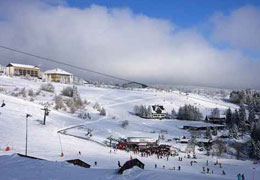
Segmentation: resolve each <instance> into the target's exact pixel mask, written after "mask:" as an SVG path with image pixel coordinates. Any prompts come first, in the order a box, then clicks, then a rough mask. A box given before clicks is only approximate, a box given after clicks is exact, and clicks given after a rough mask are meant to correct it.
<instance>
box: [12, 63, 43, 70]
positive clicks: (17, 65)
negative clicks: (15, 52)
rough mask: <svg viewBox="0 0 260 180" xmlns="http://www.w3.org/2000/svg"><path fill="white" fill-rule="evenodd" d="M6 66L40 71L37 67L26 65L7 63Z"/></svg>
mask: <svg viewBox="0 0 260 180" xmlns="http://www.w3.org/2000/svg"><path fill="white" fill-rule="evenodd" d="M7 66H15V67H22V68H35V69H40V68H38V67H37V66H33V65H26V64H17V63H9V64H8V65H7Z"/></svg>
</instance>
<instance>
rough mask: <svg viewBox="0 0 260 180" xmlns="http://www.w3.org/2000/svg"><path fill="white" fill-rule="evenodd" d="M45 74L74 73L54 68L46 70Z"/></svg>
mask: <svg viewBox="0 0 260 180" xmlns="http://www.w3.org/2000/svg"><path fill="white" fill-rule="evenodd" d="M44 74H62V75H72V74H71V73H69V72H67V71H64V70H62V69H59V68H56V69H52V70H48V71H45V72H44Z"/></svg>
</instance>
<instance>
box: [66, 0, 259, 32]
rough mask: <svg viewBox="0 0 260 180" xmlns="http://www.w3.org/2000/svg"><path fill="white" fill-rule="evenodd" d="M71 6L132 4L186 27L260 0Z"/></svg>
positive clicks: (126, 0)
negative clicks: (215, 14) (218, 13)
mask: <svg viewBox="0 0 260 180" xmlns="http://www.w3.org/2000/svg"><path fill="white" fill-rule="evenodd" d="M67 4H68V5H69V6H71V7H77V8H87V7H89V6H90V5H92V4H96V5H101V6H106V7H108V8H129V9H131V10H132V11H133V12H134V13H137V14H144V15H147V16H149V17H155V18H162V19H168V20H170V21H172V22H173V23H175V24H177V25H178V26H181V27H183V28H186V27H191V26H194V25H197V24H200V23H203V22H205V21H207V19H208V18H209V17H210V16H211V15H213V14H214V13H216V12H222V13H229V12H230V11H232V10H235V9H237V8H239V7H242V6H247V5H252V6H259V5H260V0H67Z"/></svg>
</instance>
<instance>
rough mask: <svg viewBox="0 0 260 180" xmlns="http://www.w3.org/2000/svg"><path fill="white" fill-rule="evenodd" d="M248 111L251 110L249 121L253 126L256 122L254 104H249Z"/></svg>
mask: <svg viewBox="0 0 260 180" xmlns="http://www.w3.org/2000/svg"><path fill="white" fill-rule="evenodd" d="M248 111H249V115H248V121H249V123H250V125H251V126H252V125H253V123H254V122H255V118H256V117H255V115H256V114H255V109H254V106H253V105H249V106H248Z"/></svg>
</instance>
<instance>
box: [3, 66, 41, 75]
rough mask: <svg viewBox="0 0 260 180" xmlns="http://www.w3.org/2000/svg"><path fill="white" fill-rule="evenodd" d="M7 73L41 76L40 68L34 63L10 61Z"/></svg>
mask: <svg viewBox="0 0 260 180" xmlns="http://www.w3.org/2000/svg"><path fill="white" fill-rule="evenodd" d="M6 75H8V76H31V77H39V76H40V68H38V67H37V66H33V65H26V64H16V63H10V64H8V65H7V66H6Z"/></svg>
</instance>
